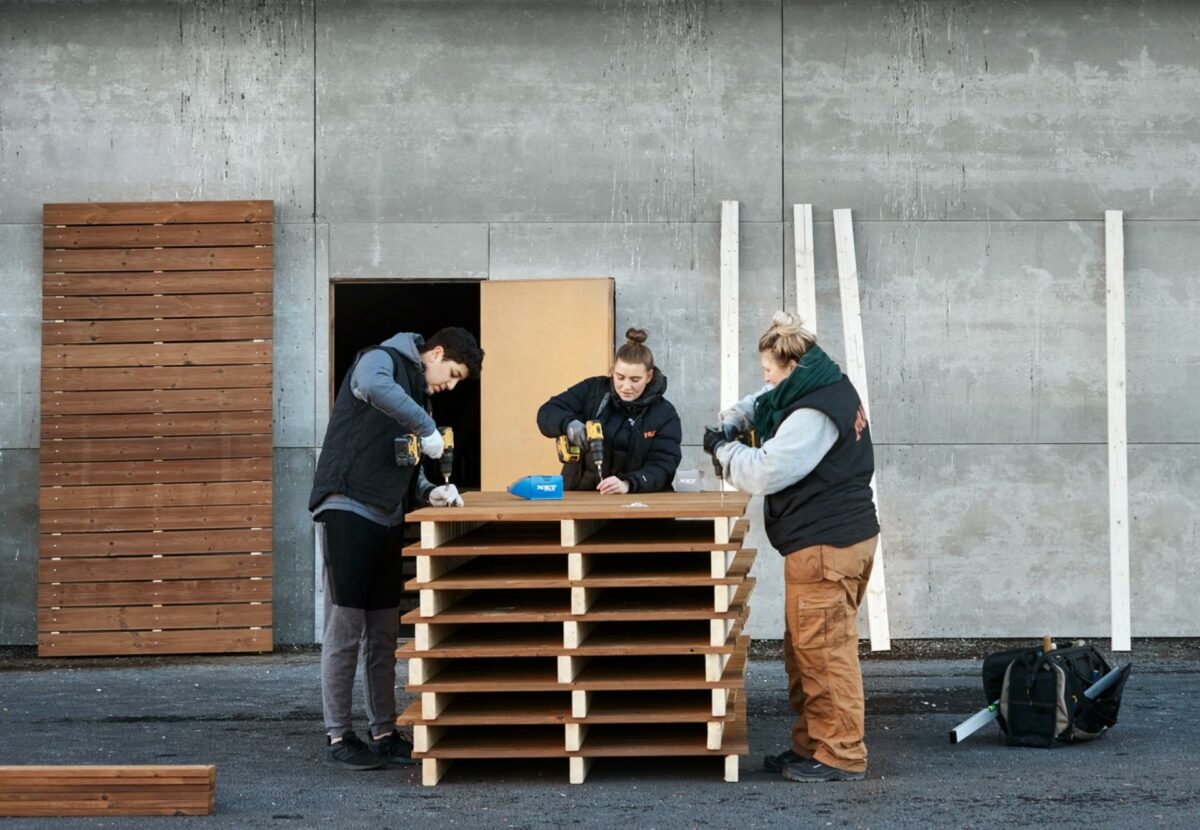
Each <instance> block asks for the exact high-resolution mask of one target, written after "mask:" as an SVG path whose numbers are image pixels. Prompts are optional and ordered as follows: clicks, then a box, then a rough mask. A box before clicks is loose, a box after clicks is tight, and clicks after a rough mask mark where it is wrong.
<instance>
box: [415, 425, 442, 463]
mask: <svg viewBox="0 0 1200 830" xmlns="http://www.w3.org/2000/svg"><path fill="white" fill-rule="evenodd" d="M445 451H446V442H445V441H443V440H442V434H441V433H440V432H438V431H437V430H436V429H435V430H434V431H433V432H431V433H429V434H428V435H422V436H421V452H422V453H424V454H425V455H427V456H429V457H430V458H441V457H442V453H444V452H445Z"/></svg>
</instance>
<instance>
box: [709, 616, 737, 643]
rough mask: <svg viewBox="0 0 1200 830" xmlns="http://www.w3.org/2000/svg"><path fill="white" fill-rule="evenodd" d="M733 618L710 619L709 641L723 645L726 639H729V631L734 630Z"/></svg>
mask: <svg viewBox="0 0 1200 830" xmlns="http://www.w3.org/2000/svg"><path fill="white" fill-rule="evenodd" d="M733 626H734V621H733V620H709V621H708V643H709V645H713V646H723V645H725V641H726V640H728V639H729V632H731V631H733Z"/></svg>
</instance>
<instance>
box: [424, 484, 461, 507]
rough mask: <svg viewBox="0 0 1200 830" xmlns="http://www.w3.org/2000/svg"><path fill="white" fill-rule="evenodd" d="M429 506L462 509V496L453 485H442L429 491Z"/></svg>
mask: <svg viewBox="0 0 1200 830" xmlns="http://www.w3.org/2000/svg"><path fill="white" fill-rule="evenodd" d="M429 504H430V506H432V507H462V506H463V500H462V496H460V495H459V494H458V488H457V487H455V486H454V485H453V484H443V485H441V486H439V487H434V488H433V489H432V490H430V491H429Z"/></svg>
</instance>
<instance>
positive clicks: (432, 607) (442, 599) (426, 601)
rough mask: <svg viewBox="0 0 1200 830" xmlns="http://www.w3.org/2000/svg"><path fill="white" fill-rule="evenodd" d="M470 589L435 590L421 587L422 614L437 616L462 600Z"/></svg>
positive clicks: (424, 615) (423, 615)
mask: <svg viewBox="0 0 1200 830" xmlns="http://www.w3.org/2000/svg"><path fill="white" fill-rule="evenodd" d="M469 593H471V592H470V591H434V590H431V589H429V588H422V589H421V594H420V597H421V616H422V617H436V616H437V615H438V614H440V613H442V612H443V611H445V610H446V609H447V608H449V607H450V606H452V605H454V604H455V603H456V602H458V601H459V600H461V599H462V598H463V597H465V596H466V595H467V594H469Z"/></svg>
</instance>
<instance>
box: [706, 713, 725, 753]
mask: <svg viewBox="0 0 1200 830" xmlns="http://www.w3.org/2000/svg"><path fill="white" fill-rule="evenodd" d="M724 739H725V721H723V720H715V721H709V722H708V741H707V743H706V746H707V747H708V748H709V749H720V748H721V741H723V740H724Z"/></svg>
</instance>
